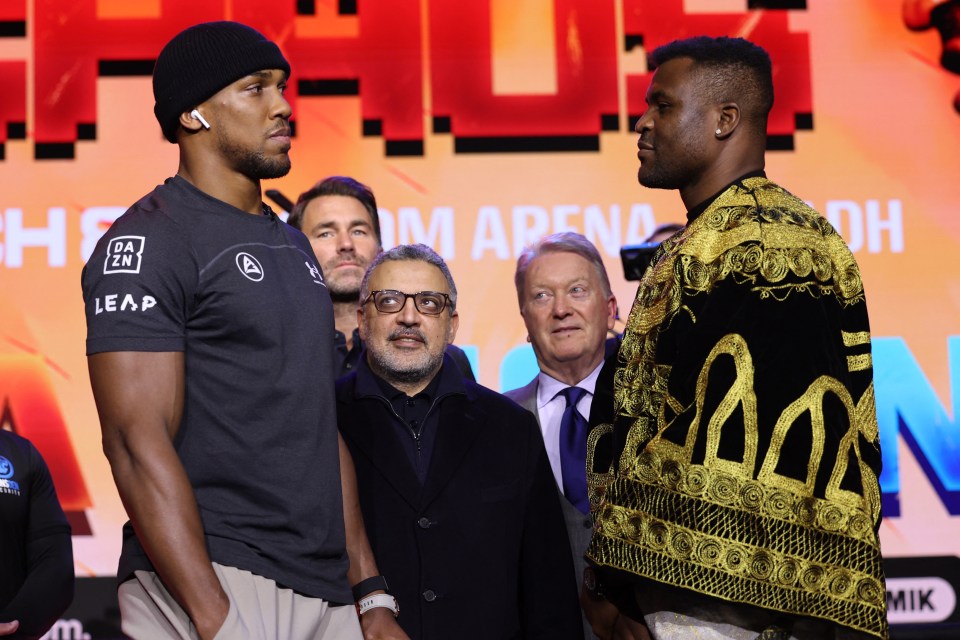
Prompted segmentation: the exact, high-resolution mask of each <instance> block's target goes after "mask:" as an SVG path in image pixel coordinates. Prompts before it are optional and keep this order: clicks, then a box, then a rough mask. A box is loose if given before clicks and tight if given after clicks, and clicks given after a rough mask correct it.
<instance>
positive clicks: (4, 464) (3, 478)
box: [0, 456, 20, 496]
mask: <svg viewBox="0 0 960 640" xmlns="http://www.w3.org/2000/svg"><path fill="white" fill-rule="evenodd" d="M12 477H13V463H12V462H10V461H9V460H7V459H6V458H4V457H3V456H0V494H3V493H7V494H11V495H15V496H18V495H20V485H19V484H18V483H16V482H14V481H13V480H10V478H12Z"/></svg>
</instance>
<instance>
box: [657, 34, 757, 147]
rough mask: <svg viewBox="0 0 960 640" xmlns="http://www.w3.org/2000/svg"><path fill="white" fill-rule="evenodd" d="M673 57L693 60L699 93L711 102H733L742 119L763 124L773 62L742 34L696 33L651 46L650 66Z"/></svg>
mask: <svg viewBox="0 0 960 640" xmlns="http://www.w3.org/2000/svg"><path fill="white" fill-rule="evenodd" d="M676 58H689V59H691V60H692V61H693V65H694V69H695V70H696V71H697V72H698V76H699V78H698V79H699V80H700V83H699V86H700V89H701V91H702V92H704V93H703V95H705V96H706V97H708V98H710V99H711V100H712V101H713V102H715V103H722V102H736V103H737V104H739V105H740V108H741V110H742V111H743V115H744V118H745V119H746V120H748V121H750V122H753V123H754V124H762V125H763V126H764V129H765V128H766V122H767V114H769V113H770V109H771V108H773V65H772V63H771V62H770V55H769V54H768V53H767V52H766V51H765V50H764V49H763V47H760V46H758V45H756V44H754V43H752V42H750V41H749V40H744V39H743V38H730V37H726V36H724V37H720V38H711V37H709V36H696V37H693V38H686V39H684V40H674V41H673V42H670V43H668V44H665V45H663V46H660V47H657V48H656V49H654V50H653V52H652V53H651V54H650V67H651V68H655V67H659V66H660V65H662V64H664V63H666V62H669V61H670V60H674V59H676Z"/></svg>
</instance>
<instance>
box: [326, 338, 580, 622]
mask: <svg viewBox="0 0 960 640" xmlns="http://www.w3.org/2000/svg"><path fill="white" fill-rule="evenodd" d="M438 375H440V376H442V378H441V380H440V384H439V387H438V390H437V398H436V400H435V401H434V406H433V408H432V409H431V411H439V427H438V431H437V437H436V442H435V444H434V449H433V454H432V457H431V460H430V467H429V471H428V472H427V479H426V482H425V483H424V484H423V485H422V486H421V485H420V483H419V481H418V480H417V477H416V475H415V473H414V470H413V466H412V464H411V463H410V460H409V458H407V456H406V455H405V454H404V453H403V451H402V449H401V446H400V443H399V441H398V437H399V436H398V435H397V430H396V429H394V428H392V427H391V426H390V424H389V421H390V420H397V419H398V418H397V417H396V414H395V413H394V412H393V409H392V407H391V406H390V404H389V402H388V401H387V400H386V399H385V398H383V397H382V395H380V390H379V386H378V385H377V383H376V380H375V379H374V378H373V373H372V372H371V371H370V369H369V367H368V366H367V365H366V362H361V364H360V365H359V366H358V367H357V372H356V373H353V374H351V375H349V376H347V377H345V378H341V379H340V380H339V381H337V417H338V421H339V425H340V431H341V433H342V434H343V437H344V440H345V441H346V443H347V446H348V447H349V449H350V452H351V454H352V455H353V461H354V465H355V466H356V470H357V486H358V489H359V494H360V506H361V509H362V511H363V517H364V523H365V525H366V529H367V535H368V536H369V538H370V544H371V546H372V547H373V551H374V555H375V556H376V559H377V564H378V565H379V567H380V571H381V573H382V574H383V575H384V576H385V577H386V579H387V582H388V583H389V585H390V592H391V593H392V594H393V595H395V596H396V597H397V600H398V602H399V604H400V617H399V618H398V621H399V622H400V625H401V626H402V627H403V628H404V630H405V631H406V632H407V633H408V634H409V635H410V636H411V638H413V639H414V640H417V639H421V640H449V639H452V638H457V639H458V640H470V639H476V640H500V639H504V640H505V639H511V638H543V639H547V638H549V639H551V640H553V639H566V638H570V639H580V638H582V637H583V636H582V630H581V626H580V609H579V606H578V602H577V592H576V590H575V589H574V587H573V584H572V583H571V581H570V579H569V576H570V574H571V573H572V571H573V568H572V567H571V563H570V554H569V552H568V542H567V538H566V534H565V533H564V531H565V529H564V527H563V525H562V522H563V516H562V515H561V513H560V504H559V501H558V499H557V490H556V483H555V482H554V480H553V475H552V474H551V472H550V465H549V463H548V462H547V457H546V452H545V451H544V448H543V440H542V438H541V436H540V433H539V430H538V429H537V426H536V424H535V422H534V420H533V419H532V417H531V416H530V414H529V413H527V412H526V411H524V410H522V409H521V408H520V407H518V406H517V405H515V404H514V403H512V402H510V401H509V400H507V399H506V398H504V397H503V396H501V395H500V394H497V393H495V392H493V391H491V390H489V389H486V388H484V387H481V386H479V385H477V384H475V383H472V382H470V381H468V380H465V379H463V377H462V376H461V375H460V373H459V371H457V369H456V368H455V366H454V365H453V364H452V362H451V360H450V358H449V357H446V358H445V359H444V365H443V367H442V368H441V370H440V373H439V374H438Z"/></svg>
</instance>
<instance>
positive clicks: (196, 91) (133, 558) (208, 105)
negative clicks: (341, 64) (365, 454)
mask: <svg viewBox="0 0 960 640" xmlns="http://www.w3.org/2000/svg"><path fill="white" fill-rule="evenodd" d="M289 72H290V65H289V64H288V63H287V61H286V59H284V57H283V54H282V53H281V52H280V49H279V47H277V45H276V44H274V43H273V42H270V41H269V40H267V39H266V38H265V37H264V36H263V35H262V34H260V33H258V32H257V31H255V30H253V29H251V28H249V27H247V26H244V25H241V24H237V23H234V22H214V23H206V24H199V25H196V26H193V27H190V28H189V29H186V30H185V31H183V32H181V33H180V34H178V35H177V36H176V37H174V38H173V40H171V41H170V42H169V43H168V44H167V45H166V46H165V47H164V48H163V50H162V51H161V52H160V55H159V57H158V58H157V62H156V67H155V71H154V76H153V89H154V97H155V98H156V106H155V107H154V113H155V114H156V117H157V120H158V122H159V123H160V127H161V129H162V131H163V135H164V137H165V138H166V139H167V140H169V141H170V142H173V143H176V144H177V145H179V147H180V166H179V169H178V171H177V175H176V176H174V177H173V178H170V179H168V180H167V181H166V182H165V183H164V184H163V185H161V186H159V187H157V188H156V189H154V190H153V192H151V193H150V194H148V195H147V196H145V197H144V198H142V199H141V200H140V201H139V202H137V203H136V204H134V205H133V206H132V207H131V208H130V209H129V210H128V211H127V212H126V213H125V214H124V215H123V216H122V217H121V218H120V219H119V220H117V222H116V223H115V224H114V225H113V226H112V227H111V229H110V230H109V231H108V232H107V234H106V235H105V236H104V237H103V239H102V240H101V241H100V243H99V244H98V245H97V248H96V250H95V251H94V254H93V256H92V257H91V258H90V260H89V262H88V263H87V266H86V268H85V269H84V273H83V295H84V301H85V305H86V316H87V354H88V356H89V369H90V379H91V384H92V387H93V393H94V397H95V399H96V402H97V408H98V411H99V414H100V423H101V427H102V432H103V447H104V452H105V453H106V456H107V458H108V459H109V461H110V465H111V468H112V471H113V476H114V479H115V481H116V484H117V488H118V490H119V492H120V497H121V499H122V500H123V504H124V507H125V508H126V511H127V514H128V515H129V517H130V522H129V523H127V525H126V526H125V527H124V535H123V550H122V553H121V557H120V566H119V570H118V577H119V580H120V587H119V601H120V610H121V617H122V622H123V631H124V633H125V634H127V635H128V636H130V637H133V638H151V639H153V638H202V639H204V640H206V639H209V638H213V637H217V638H229V639H231V640H234V639H241V640H242V639H247V638H250V639H254V638H255V639H258V640H259V639H263V640H266V639H284V640H285V639H299V638H322V639H329V640H334V639H336V640H339V639H342V638H348V639H349V638H360V637H361V631H360V625H358V619H357V610H356V608H355V607H354V604H353V603H354V600H355V599H359V600H361V602H360V603H358V606H360V612H361V613H362V614H363V616H362V618H361V622H362V625H363V628H364V632H365V633H366V634H367V637H368V638H370V637H383V638H405V636H403V634H402V632H401V631H399V627H397V625H396V622H395V621H394V619H393V618H394V615H395V612H396V609H397V607H396V601H395V600H394V599H393V598H392V596H390V595H388V594H386V593H384V589H385V587H386V583H385V581H384V580H383V578H382V577H379V576H377V575H376V574H377V571H376V566H375V564H374V562H373V559H372V553H371V552H370V548H369V544H368V542H367V539H366V536H365V534H364V529H363V522H362V519H361V517H360V512H359V506H358V504H357V497H356V478H355V476H354V471H353V464H352V461H351V460H350V459H349V454H348V453H346V449H345V447H344V446H343V445H342V443H341V441H340V440H339V436H338V434H337V425H336V419H335V417H334V412H333V406H334V403H333V378H332V376H331V375H330V371H331V370H332V363H331V362H330V360H331V358H332V353H331V341H330V339H329V336H330V335H332V334H333V315H332V310H331V303H330V296H329V295H328V293H327V288H326V285H325V283H324V281H323V276H322V274H321V271H320V269H319V268H318V267H317V264H316V260H315V258H314V255H313V252H312V250H311V248H310V244H309V242H308V241H307V239H306V238H305V237H304V236H303V234H301V233H300V232H299V231H297V230H295V229H293V228H292V227H289V226H288V225H286V224H285V223H283V222H282V221H280V219H279V218H278V217H277V216H276V215H274V213H273V211H271V210H270V208H269V207H268V206H267V205H265V204H264V203H263V201H262V199H261V189H260V180H262V179H266V178H277V177H280V176H283V175H285V174H286V173H287V172H288V171H289V170H290V159H289V157H288V155H287V153H288V151H289V149H290V125H289V118H290V105H289V104H288V103H287V101H286V99H285V98H284V96H283V93H284V89H285V87H286V83H287V76H288V75H289ZM318 321H319V322H320V323H322V324H324V325H325V326H326V329H325V330H322V331H317V322H318ZM351 585H354V589H353V593H351V588H350V586H351Z"/></svg>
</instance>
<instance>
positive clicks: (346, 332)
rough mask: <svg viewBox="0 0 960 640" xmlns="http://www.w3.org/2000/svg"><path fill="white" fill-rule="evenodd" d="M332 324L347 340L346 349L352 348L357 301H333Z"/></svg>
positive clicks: (355, 325) (355, 326)
mask: <svg viewBox="0 0 960 640" xmlns="http://www.w3.org/2000/svg"><path fill="white" fill-rule="evenodd" d="M333 326H334V327H336V329H337V331H339V332H340V333H342V334H343V337H344V338H346V340H347V351H350V350H351V349H353V330H354V329H356V328H357V301H356V300H353V301H350V302H337V301H334V303H333Z"/></svg>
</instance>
